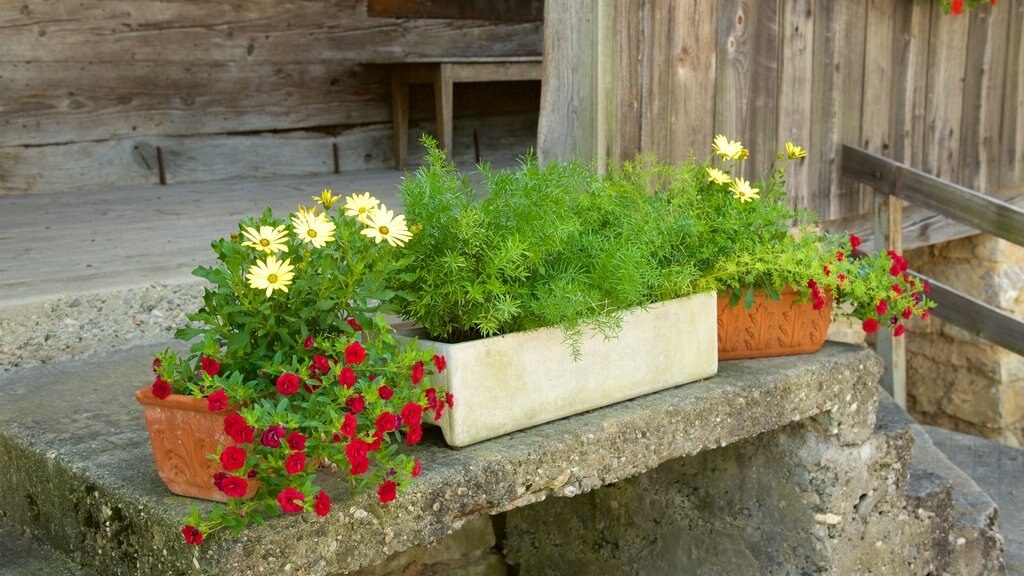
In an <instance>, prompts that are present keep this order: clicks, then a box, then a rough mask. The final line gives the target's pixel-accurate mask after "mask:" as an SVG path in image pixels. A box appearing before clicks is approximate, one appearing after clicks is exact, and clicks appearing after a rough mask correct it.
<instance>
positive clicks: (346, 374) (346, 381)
mask: <svg viewBox="0 0 1024 576" xmlns="http://www.w3.org/2000/svg"><path fill="white" fill-rule="evenodd" d="M355 383H356V371H355V370H353V369H351V368H349V367H348V366H343V367H342V368H341V372H338V384H340V385H342V386H344V387H345V388H351V387H352V386H354V385H355Z"/></svg>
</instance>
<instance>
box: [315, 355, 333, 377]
mask: <svg viewBox="0 0 1024 576" xmlns="http://www.w3.org/2000/svg"><path fill="white" fill-rule="evenodd" d="M330 371H331V361H330V360H329V359H328V358H327V356H324V355H322V354H314V355H313V365H312V367H311V368H310V372H312V373H316V374H327V373H328V372H330Z"/></svg>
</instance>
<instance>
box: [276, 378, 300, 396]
mask: <svg viewBox="0 0 1024 576" xmlns="http://www.w3.org/2000/svg"><path fill="white" fill-rule="evenodd" d="M299 384H301V381H300V380H299V377H298V376H296V375H295V374H292V373H291V372H285V373H284V374H281V375H280V376H278V377H277V391H278V392H280V393H281V394H284V395H285V396H287V395H289V394H295V393H296V392H298V391H299Z"/></svg>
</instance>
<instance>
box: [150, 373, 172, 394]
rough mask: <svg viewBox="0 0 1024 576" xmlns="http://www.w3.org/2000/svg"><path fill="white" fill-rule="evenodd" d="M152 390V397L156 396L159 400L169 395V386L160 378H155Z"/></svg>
mask: <svg viewBox="0 0 1024 576" xmlns="http://www.w3.org/2000/svg"><path fill="white" fill-rule="evenodd" d="M152 390H153V396H156V397H157V398H159V399H161V400H163V399H164V398H167V397H168V396H170V395H171V385H170V384H168V383H167V380H164V379H163V378H161V377H160V376H157V377H156V380H153V388H152Z"/></svg>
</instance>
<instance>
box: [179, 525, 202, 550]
mask: <svg viewBox="0 0 1024 576" xmlns="http://www.w3.org/2000/svg"><path fill="white" fill-rule="evenodd" d="M181 535H182V536H184V537H185V542H187V543H188V544H195V545H196V546H199V545H200V544H202V543H203V533H202V532H200V531H199V528H196V527H195V526H185V527H184V528H182V529H181Z"/></svg>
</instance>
